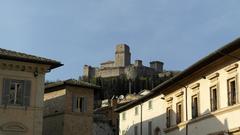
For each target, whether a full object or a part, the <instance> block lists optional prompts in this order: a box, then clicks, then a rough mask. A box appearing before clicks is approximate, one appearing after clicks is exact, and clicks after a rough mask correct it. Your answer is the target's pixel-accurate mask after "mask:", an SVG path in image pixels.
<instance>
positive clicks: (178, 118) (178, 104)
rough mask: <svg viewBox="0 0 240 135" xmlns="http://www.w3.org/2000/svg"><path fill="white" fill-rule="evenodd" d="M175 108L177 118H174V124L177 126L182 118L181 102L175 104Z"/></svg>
mask: <svg viewBox="0 0 240 135" xmlns="http://www.w3.org/2000/svg"><path fill="white" fill-rule="evenodd" d="M176 107H177V109H176V110H177V118H176V122H177V124H179V123H181V122H182V120H183V119H182V116H183V106H182V102H179V103H177V105H176Z"/></svg>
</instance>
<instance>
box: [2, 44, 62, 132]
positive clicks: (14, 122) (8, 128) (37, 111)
mask: <svg viewBox="0 0 240 135" xmlns="http://www.w3.org/2000/svg"><path fill="white" fill-rule="evenodd" d="M59 66H62V64H61V63H60V62H58V61H55V60H50V59H46V58H42V57H37V56H33V55H29V54H24V53H19V52H14V51H10V50H5V49H0V87H1V89H0V135H42V125H43V95H44V94H43V93H44V81H45V74H46V73H48V72H50V71H51V70H52V69H54V68H57V67H59Z"/></svg>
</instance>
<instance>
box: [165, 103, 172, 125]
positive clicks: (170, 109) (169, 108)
mask: <svg viewBox="0 0 240 135" xmlns="http://www.w3.org/2000/svg"><path fill="white" fill-rule="evenodd" d="M171 112H172V107H168V108H167V111H166V126H167V128H170V127H171V118H172V116H171V115H172V114H171Z"/></svg>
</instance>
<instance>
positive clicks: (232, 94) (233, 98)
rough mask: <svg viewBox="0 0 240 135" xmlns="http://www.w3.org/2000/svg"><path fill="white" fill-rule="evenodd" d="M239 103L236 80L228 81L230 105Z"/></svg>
mask: <svg viewBox="0 0 240 135" xmlns="http://www.w3.org/2000/svg"><path fill="white" fill-rule="evenodd" d="M236 103H237V90H236V78H232V79H229V80H228V105H229V106H231V105H234V104H236Z"/></svg>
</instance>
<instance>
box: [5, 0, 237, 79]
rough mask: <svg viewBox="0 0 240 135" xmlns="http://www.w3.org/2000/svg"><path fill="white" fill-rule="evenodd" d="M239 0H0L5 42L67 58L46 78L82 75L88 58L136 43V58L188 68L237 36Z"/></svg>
mask: <svg viewBox="0 0 240 135" xmlns="http://www.w3.org/2000/svg"><path fill="white" fill-rule="evenodd" d="M239 5H240V1H239V0H0V19H1V21H0V44H1V48H6V49H11V50H16V51H20V52H25V53H30V54H34V55H39V56H43V57H48V58H52V59H56V60H59V61H61V62H62V63H63V64H65V65H64V66H63V67H61V68H59V69H55V70H54V71H52V72H51V73H49V74H48V75H47V79H48V80H56V79H68V78H77V77H78V76H79V75H81V74H82V67H83V65H84V64H90V65H94V66H97V65H99V63H101V62H103V61H106V60H111V59H113V57H114V50H115V45H116V44H118V43H126V44H128V45H129V46H130V47H131V52H132V60H135V59H142V60H143V61H144V64H145V65H148V62H149V61H151V60H160V61H163V62H165V69H172V70H174V69H176V70H183V69H185V68H187V67H188V66H190V65H191V64H193V63H194V62H196V61H197V60H199V59H200V58H202V57H204V56H205V55H207V54H209V53H210V52H212V51H214V50H216V49H217V48H220V47H222V46H223V45H224V44H226V43H228V42H230V41H232V40H234V39H235V38H237V37H239V36H240V26H239V24H240V8H239Z"/></svg>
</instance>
